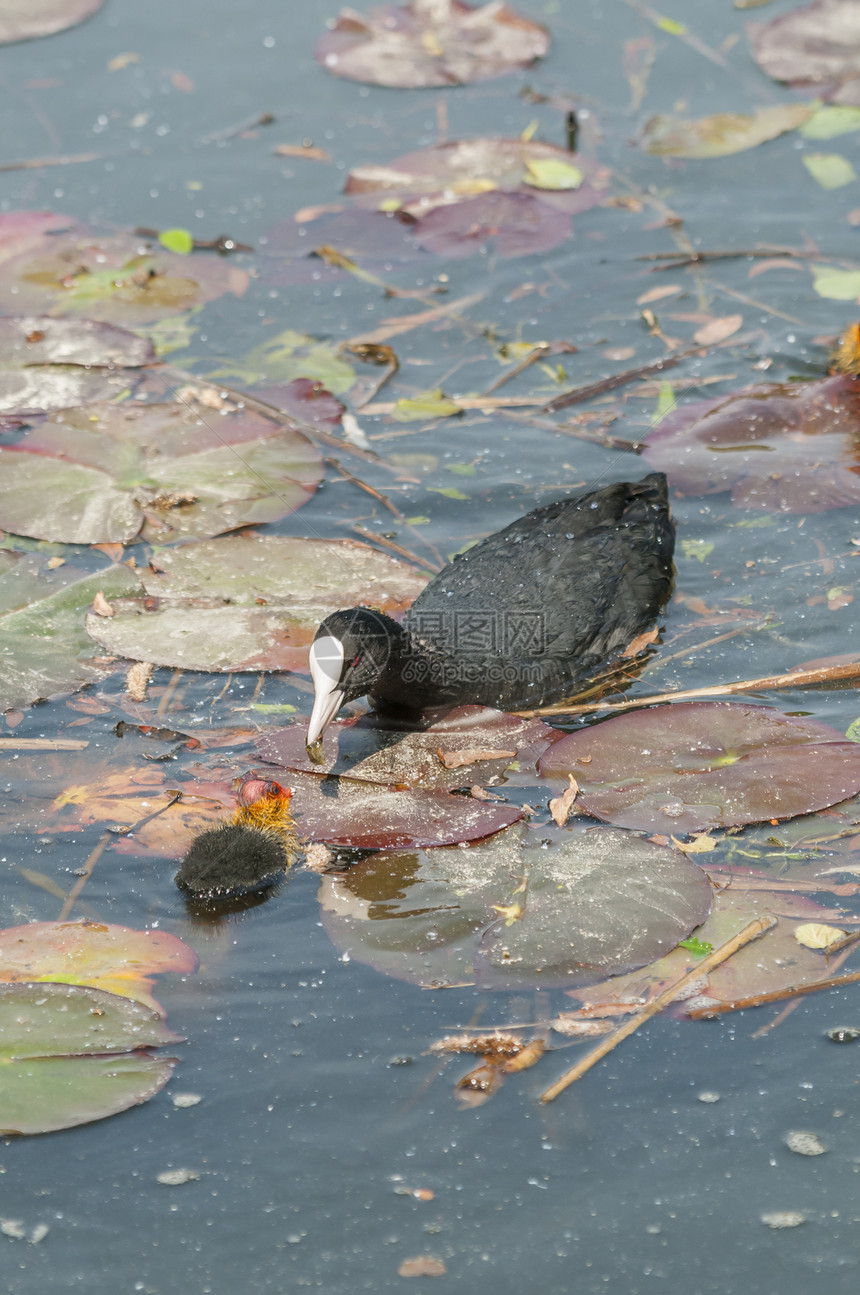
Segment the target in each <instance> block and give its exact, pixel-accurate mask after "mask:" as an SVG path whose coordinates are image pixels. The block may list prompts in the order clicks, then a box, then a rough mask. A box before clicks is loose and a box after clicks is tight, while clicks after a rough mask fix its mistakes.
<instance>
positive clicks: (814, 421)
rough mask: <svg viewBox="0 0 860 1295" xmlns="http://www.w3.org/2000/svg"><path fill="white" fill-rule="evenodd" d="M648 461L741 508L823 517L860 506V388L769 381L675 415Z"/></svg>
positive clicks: (653, 437)
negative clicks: (726, 495)
mask: <svg viewBox="0 0 860 1295" xmlns="http://www.w3.org/2000/svg"><path fill="white" fill-rule="evenodd" d="M644 455H645V459H646V460H647V462H648V464H649V466H650V467H652V468H658V469H659V470H661V471H663V472H665V473H666V474H667V476H668V478H669V480H670V481H671V483H672V485H673V486H676V487H677V488H678V489H679V490H682V491H684V492H685V493H687V494H702V495H706V494H714V493H716V492H717V491H720V490H731V492H732V502H733V503H734V504H736V505H737V506H738V507H739V508H757V509H764V510H767V511H769V512H777V511H778V512H784V513H810V512H812V513H817V512H824V511H825V510H826V509H828V508H840V507H844V506H845V505H847V504H856V503H858V502H860V383H858V382H857V380H856V379H855V378H851V377H832V378H823V379H821V380H820V381H814V382H797V383H769V384H767V385H765V386H761V387H753V388H751V389H749V390H747V391H738V392H734V393H732V394H729V395H728V396H723V397H721V398H719V399H716V400H697V401H693V402H692V403H691V404H689V405H684V406H683V407H682V408H680V409H678V410H677V411H676V412H675V413H670V414H667V415H666V417H665V418H664V419H662V421H661V422H660V424H659V426H658V427H656V428H655V429H654V431H652V432H650V433H649V434H648V436H647V437H646V438H645V449H644Z"/></svg>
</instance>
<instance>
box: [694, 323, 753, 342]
mask: <svg viewBox="0 0 860 1295" xmlns="http://www.w3.org/2000/svg"><path fill="white" fill-rule="evenodd" d="M743 322H744V317H743V315H723V316H721V317H720V318H719V319H712V320H711V321H710V323H708V324H703V325H702V327H701V328H697V329H696V331H695V333H694V334H693V340H694V341H695V342H698V343H699V345H700V346H715V345H716V344H717V342H724V341H725V340H726V338H727V337H731V336H732V334H733V333H736V332H737V331H738V329H739V328H741V327H742V326H743Z"/></svg>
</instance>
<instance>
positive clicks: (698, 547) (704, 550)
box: [681, 540, 714, 562]
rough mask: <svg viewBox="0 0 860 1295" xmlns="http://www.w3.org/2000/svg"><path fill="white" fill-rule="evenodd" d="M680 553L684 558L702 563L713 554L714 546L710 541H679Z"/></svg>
mask: <svg viewBox="0 0 860 1295" xmlns="http://www.w3.org/2000/svg"><path fill="white" fill-rule="evenodd" d="M681 551H682V552H683V554H684V557H685V558H698V560H699V561H700V562H704V561H705V558H708V557H710V556H711V554H712V553H713V551H714V546H713V543H712V542H711V540H681Z"/></svg>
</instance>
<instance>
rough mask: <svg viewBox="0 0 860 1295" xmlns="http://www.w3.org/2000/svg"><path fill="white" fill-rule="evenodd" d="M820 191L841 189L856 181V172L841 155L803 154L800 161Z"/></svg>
mask: <svg viewBox="0 0 860 1295" xmlns="http://www.w3.org/2000/svg"><path fill="white" fill-rule="evenodd" d="M800 160H801V161H802V162H803V165H804V166H805V167H806V169H807V171H808V172H809V174H810V175H811V176H812V177H813V179H815V180H817V181H818V183H819V184H820V185H821V187H822V189H841V188H843V186H844V185H846V184H850V183H851V181H852V180H856V179H857V172H856V171H855V170H854V167H853V166H852V165H851V163H850V162H849V161H848V158H847V157H843V156H842V154H841V153H804V154H803V156H802V157H801V159H800Z"/></svg>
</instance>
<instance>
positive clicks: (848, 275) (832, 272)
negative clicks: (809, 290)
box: [812, 265, 860, 301]
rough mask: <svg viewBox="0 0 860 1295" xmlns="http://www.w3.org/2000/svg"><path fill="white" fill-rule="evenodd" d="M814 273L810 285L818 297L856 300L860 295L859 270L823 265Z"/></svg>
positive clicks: (833, 299)
mask: <svg viewBox="0 0 860 1295" xmlns="http://www.w3.org/2000/svg"><path fill="white" fill-rule="evenodd" d="M814 275H815V277H814V279H813V281H812V286H813V288H814V289H815V291H816V292H817V293H818V295H819V297H829V298H830V300H831V301H856V300H857V298H858V297H860V270H840V269H838V267H836V266H831V265H823V266H821V267H819V268H818V269H817V270H815V271H814Z"/></svg>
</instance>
